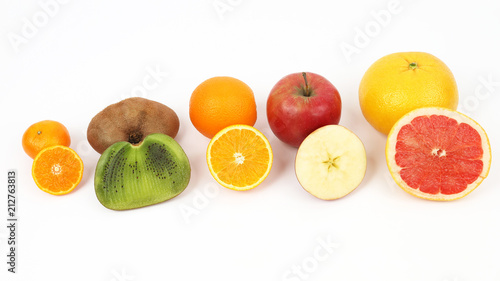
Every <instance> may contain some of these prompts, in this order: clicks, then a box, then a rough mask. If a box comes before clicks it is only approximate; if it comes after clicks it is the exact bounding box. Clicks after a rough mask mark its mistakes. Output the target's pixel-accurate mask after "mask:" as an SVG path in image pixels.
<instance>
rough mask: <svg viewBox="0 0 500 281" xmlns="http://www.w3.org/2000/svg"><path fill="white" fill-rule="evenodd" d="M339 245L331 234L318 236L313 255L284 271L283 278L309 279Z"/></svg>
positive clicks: (288, 279) (290, 280) (289, 279)
mask: <svg viewBox="0 0 500 281" xmlns="http://www.w3.org/2000/svg"><path fill="white" fill-rule="evenodd" d="M339 247H340V244H338V243H336V242H334V241H333V239H332V236H331V235H327V236H326V237H318V238H317V239H316V246H315V247H314V248H313V250H312V253H311V255H310V256H307V257H304V258H303V259H302V261H301V262H299V263H297V264H294V265H292V266H291V267H290V269H288V270H287V271H285V272H284V273H283V275H282V278H281V280H283V281H301V280H307V279H309V278H310V276H311V274H312V273H314V272H315V271H317V270H318V269H319V267H320V264H321V263H322V262H325V261H326V260H328V259H329V258H330V257H331V256H332V255H333V253H334V252H335V249H337V248H339Z"/></svg>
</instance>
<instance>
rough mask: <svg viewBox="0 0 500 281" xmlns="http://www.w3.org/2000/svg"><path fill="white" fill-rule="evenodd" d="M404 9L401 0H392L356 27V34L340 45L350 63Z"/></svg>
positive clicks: (371, 13) (372, 12)
mask: <svg viewBox="0 0 500 281" xmlns="http://www.w3.org/2000/svg"><path fill="white" fill-rule="evenodd" d="M402 11H403V6H402V5H401V3H400V1H399V0H390V1H389V2H387V6H386V7H385V8H384V9H381V10H378V11H371V12H370V16H371V20H369V21H368V22H366V23H365V24H364V25H363V26H362V27H361V28H360V27H355V28H354V36H353V38H352V40H350V41H349V42H346V41H343V42H341V43H340V45H339V47H340V50H341V51H342V54H343V55H344V58H345V59H346V61H347V62H348V63H350V62H351V61H352V57H353V56H355V55H357V54H360V53H361V51H362V50H363V49H365V48H366V47H368V46H369V45H370V43H371V41H372V40H373V39H374V38H375V37H377V36H379V35H380V34H381V33H382V31H383V29H384V28H386V27H387V26H388V25H389V24H390V23H391V21H392V19H393V17H394V16H395V15H398V14H400V13H401V12H402Z"/></svg>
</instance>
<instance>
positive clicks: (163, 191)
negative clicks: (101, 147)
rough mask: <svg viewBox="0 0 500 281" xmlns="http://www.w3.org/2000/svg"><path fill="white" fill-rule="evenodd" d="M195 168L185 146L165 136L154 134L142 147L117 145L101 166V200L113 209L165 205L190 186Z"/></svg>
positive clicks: (104, 156)
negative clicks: (183, 148)
mask: <svg viewBox="0 0 500 281" xmlns="http://www.w3.org/2000/svg"><path fill="white" fill-rule="evenodd" d="M190 177H191V166H190V165H189V160H188V158H187V156H186V154H185V153H184V150H182V147H181V146H180V145H179V144H178V143H177V142H176V141H175V140H174V139H173V138H171V137H169V136H167V135H165V134H150V135H148V136H147V137H146V138H145V139H144V140H143V141H142V142H141V143H139V144H138V145H132V144H131V143H129V142H117V143H115V144H113V145H112V146H110V147H109V148H108V149H106V151H104V153H103V154H102V155H101V157H100V158H99V162H98V163H97V167H96V172H95V179H94V186H95V192H96V195H97V199H99V202H101V204H102V205H104V206H105V207H106V208H109V209H113V210H127V209H135V208H140V207H144V206H149V205H153V204H156V203H160V202H164V201H166V200H169V199H171V198H173V197H175V196H177V195H179V194H180V193H181V192H182V191H184V189H185V188H186V187H187V185H188V183H189V179H190Z"/></svg>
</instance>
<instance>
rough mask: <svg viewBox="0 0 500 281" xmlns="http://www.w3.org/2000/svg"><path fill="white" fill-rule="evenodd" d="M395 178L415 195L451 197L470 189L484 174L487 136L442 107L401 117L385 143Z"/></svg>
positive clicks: (487, 158)
mask: <svg viewBox="0 0 500 281" xmlns="http://www.w3.org/2000/svg"><path fill="white" fill-rule="evenodd" d="M386 157H387V164H388V167H389V171H390V173H391V175H392V176H393V178H394V180H395V181H396V183H397V184H398V185H399V186H401V188H403V190H405V191H407V192H409V193H410V194H412V195H415V196H417V197H421V198H425V199H429V200H439V201H449V200H455V199H458V198H461V197H463V196H465V195H467V194H469V193H470V192H472V190H474V189H475V188H476V187H477V186H478V185H479V184H480V183H481V181H482V180H483V179H484V178H485V177H486V176H487V175H488V171H489V168H490V162H491V150H490V145H489V141H488V137H487V135H486V133H485V132H484V130H483V129H482V128H481V126H479V124H477V123H476V122H475V121H474V120H472V119H470V118H469V117H467V116H465V115H463V114H460V113H458V112H456V111H453V110H449V109H445V108H437V107H431V108H421V109H417V110H414V111H412V112H410V113H409V114H407V115H405V116H404V117H403V118H401V119H400V120H399V121H398V122H396V124H395V125H394V128H393V129H392V130H391V132H390V133H389V137H388V140H387V146H386Z"/></svg>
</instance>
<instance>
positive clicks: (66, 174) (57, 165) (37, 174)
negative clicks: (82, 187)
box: [31, 145, 83, 195]
mask: <svg viewBox="0 0 500 281" xmlns="http://www.w3.org/2000/svg"><path fill="white" fill-rule="evenodd" d="M31 174H32V176H33V179H34V180H35V183H36V185H37V186H38V187H39V188H40V189H41V190H43V191H45V192H47V193H50V194H53V195H63V194H67V193H69V192H71V191H72V190H73V189H75V187H76V186H77V185H78V184H79V183H80V181H81V179H82V175H83V162H82V159H81V158H80V156H78V154H77V153H76V152H75V151H74V150H73V149H71V148H69V147H67V146H63V145H55V146H50V147H47V148H44V149H42V151H40V153H38V154H37V156H36V157H35V160H34V161H33V166H32V169H31Z"/></svg>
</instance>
